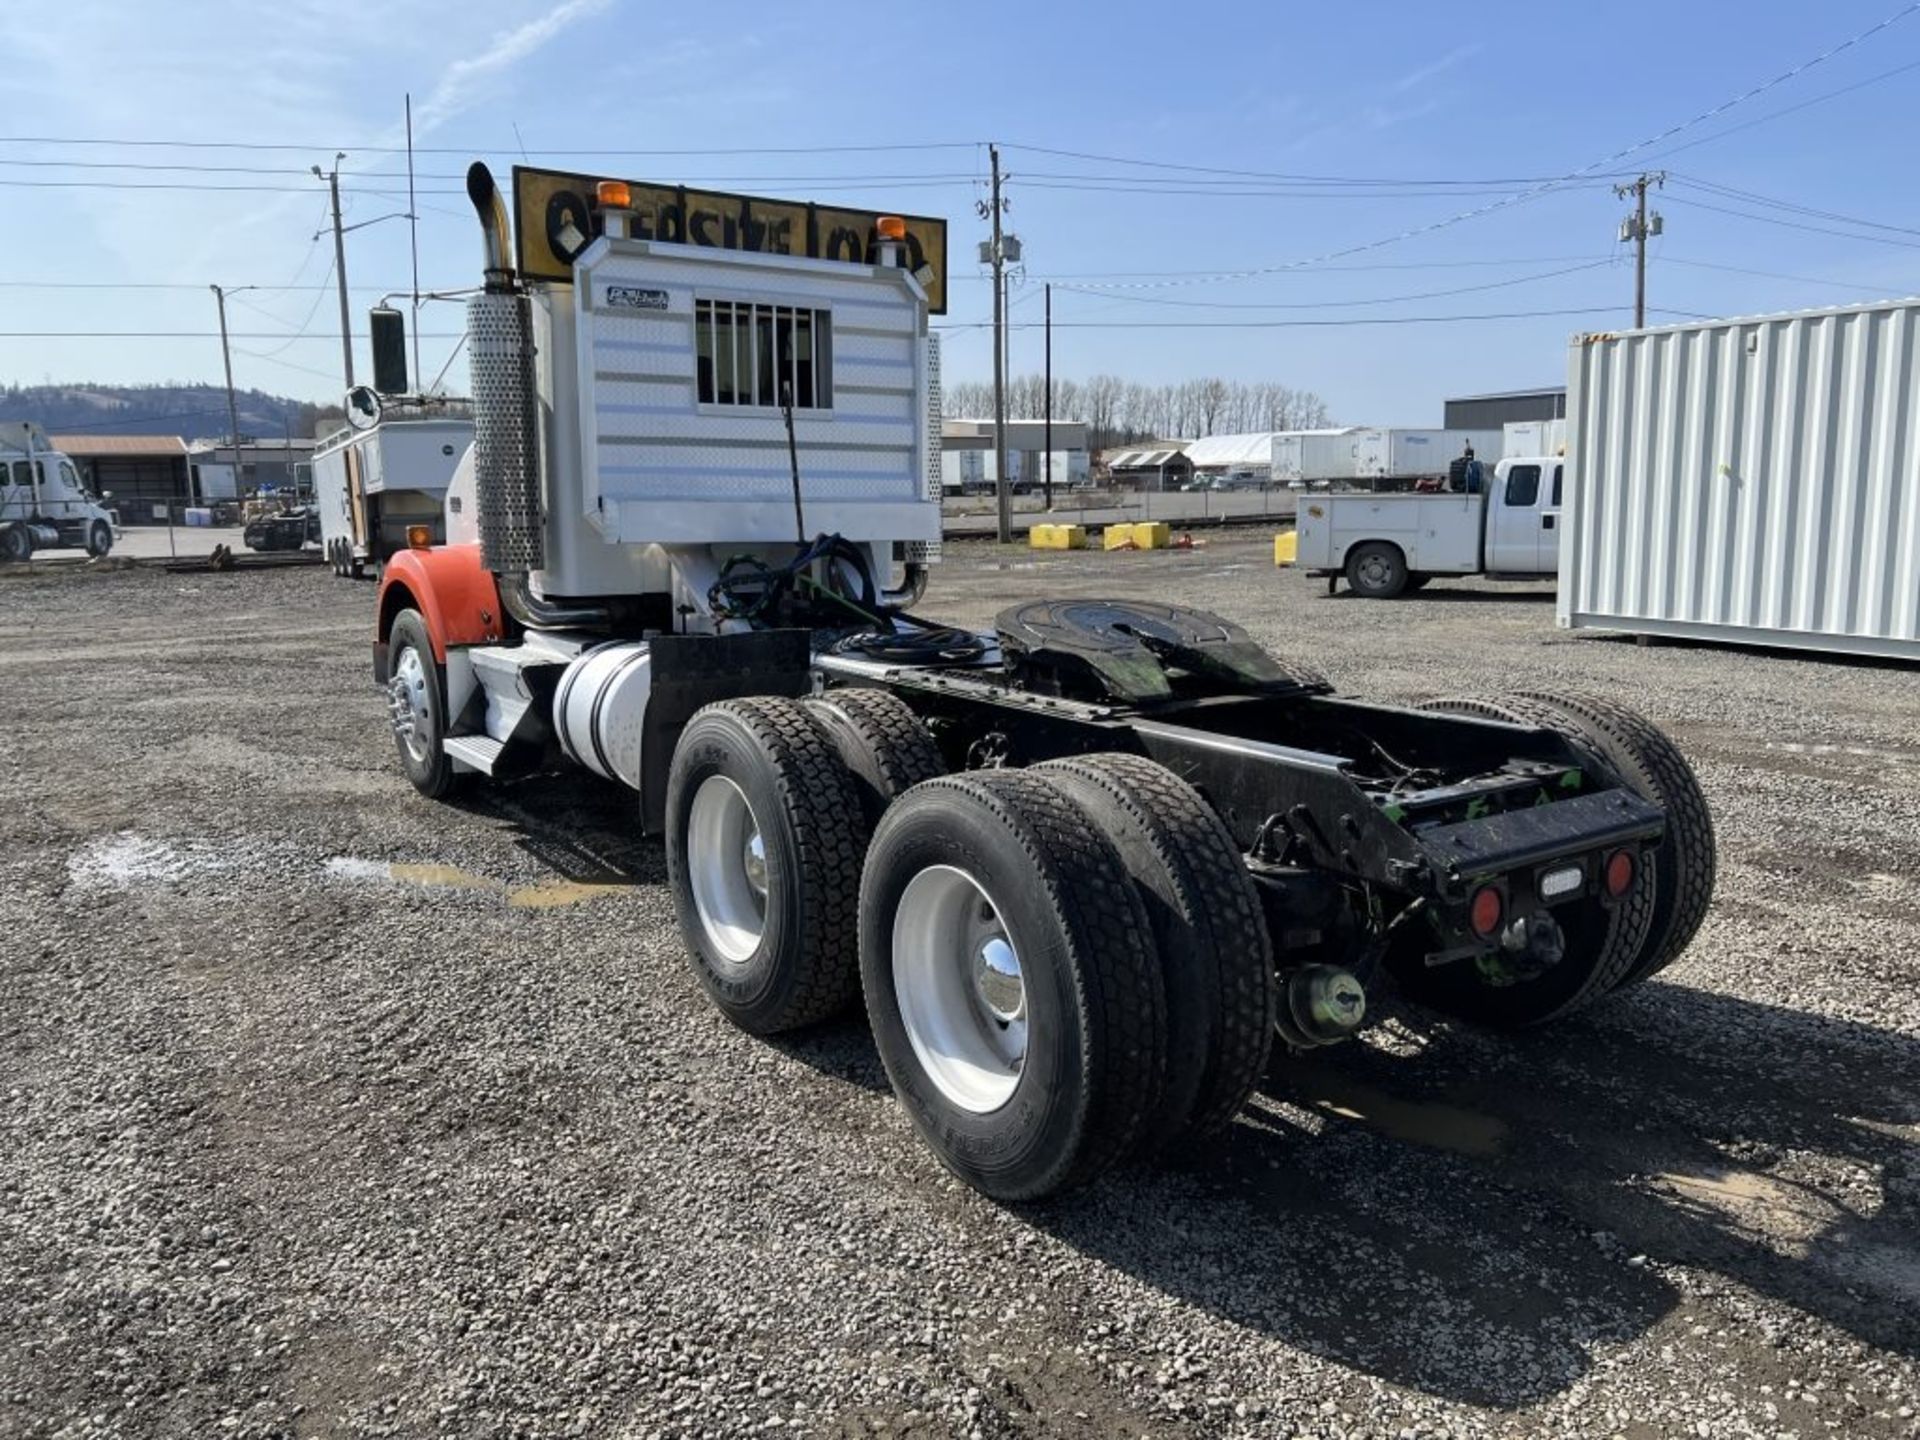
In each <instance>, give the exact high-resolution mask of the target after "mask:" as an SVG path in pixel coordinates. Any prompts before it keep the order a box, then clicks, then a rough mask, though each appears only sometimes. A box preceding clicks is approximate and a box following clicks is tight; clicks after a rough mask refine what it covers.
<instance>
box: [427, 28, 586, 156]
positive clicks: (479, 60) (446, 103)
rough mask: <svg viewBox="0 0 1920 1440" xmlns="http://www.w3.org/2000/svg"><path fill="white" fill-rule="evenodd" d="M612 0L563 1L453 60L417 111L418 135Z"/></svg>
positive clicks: (456, 112)
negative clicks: (478, 49)
mask: <svg viewBox="0 0 1920 1440" xmlns="http://www.w3.org/2000/svg"><path fill="white" fill-rule="evenodd" d="M610 4H612V0H562V3H560V4H559V5H556V6H554V7H553V9H551V10H549V11H547V13H546V14H544V15H541V16H538V17H536V18H535V19H532V20H529V21H527V22H526V23H525V24H524V25H521V26H519V27H517V28H515V29H513V30H508V31H505V32H503V33H502V34H499V35H496V36H495V37H494V38H493V43H492V44H490V45H489V46H488V47H487V48H486V49H485V50H483V51H482V52H481V53H480V54H478V55H475V56H473V57H472V58H471V59H461V60H456V61H454V62H453V63H452V64H451V65H449V66H447V68H446V69H445V70H444V71H442V72H441V74H440V79H439V82H438V83H437V84H436V85H435V86H434V87H433V92H432V93H431V94H430V95H428V96H427V98H426V99H425V100H423V101H422V102H421V103H420V107H419V109H417V110H415V111H414V116H413V118H414V130H415V133H416V134H419V133H424V132H426V131H430V130H432V129H434V128H435V127H436V126H438V125H442V124H444V123H445V122H446V121H448V120H450V119H452V118H453V117H454V116H455V115H458V114H459V113H460V112H461V111H463V110H465V109H467V108H468V107H469V106H471V105H473V104H474V103H475V102H476V101H477V100H478V99H479V98H480V92H481V91H482V90H483V89H484V86H485V83H486V81H487V80H488V79H490V78H491V77H493V76H495V75H498V74H500V73H501V72H502V71H505V70H510V69H512V68H513V67H514V66H515V65H517V64H519V63H520V62H521V61H522V60H524V59H526V58H527V57H528V56H529V55H531V54H533V53H534V52H535V51H536V50H538V49H540V48H541V47H542V46H543V45H545V44H546V43H547V42H548V41H549V40H552V39H553V38H554V37H555V36H556V35H558V34H560V32H561V31H563V30H565V29H566V28H567V27H568V26H569V25H572V24H573V23H574V22H575V21H577V20H584V19H587V18H588V17H590V16H593V15H598V14H600V13H601V12H603V11H605V10H606V9H607V7H608V6H609V5H610Z"/></svg>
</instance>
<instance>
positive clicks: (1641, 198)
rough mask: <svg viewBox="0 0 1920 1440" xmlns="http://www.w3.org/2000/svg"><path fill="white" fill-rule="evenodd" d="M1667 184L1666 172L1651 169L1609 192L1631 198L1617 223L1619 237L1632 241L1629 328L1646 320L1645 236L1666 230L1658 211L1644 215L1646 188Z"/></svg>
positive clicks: (1639, 325)
mask: <svg viewBox="0 0 1920 1440" xmlns="http://www.w3.org/2000/svg"><path fill="white" fill-rule="evenodd" d="M1666 183H1667V172H1666V171H1664V170H1652V171H1648V172H1646V173H1644V174H1642V175H1639V176H1637V177H1636V178H1634V179H1633V180H1631V181H1629V182H1628V183H1627V184H1625V185H1616V186H1614V187H1613V193H1614V194H1615V195H1618V196H1619V197H1620V198H1621V199H1623V200H1624V199H1626V197H1627V196H1629V195H1631V196H1632V197H1633V202H1634V203H1633V214H1631V215H1629V216H1627V217H1626V219H1624V220H1622V221H1621V222H1620V238H1621V240H1623V241H1626V240H1631V241H1633V243H1634V257H1633V328H1634V329H1636V330H1639V329H1641V328H1642V327H1644V326H1645V325H1646V323H1647V237H1648V236H1649V235H1658V234H1660V233H1662V232H1663V231H1664V230H1665V229H1666V223H1665V222H1664V221H1663V220H1662V219H1661V218H1660V212H1659V211H1657V210H1656V211H1655V212H1654V213H1653V214H1652V215H1649V214H1647V187H1648V186H1650V185H1651V186H1656V187H1657V186H1662V185H1665V184H1666Z"/></svg>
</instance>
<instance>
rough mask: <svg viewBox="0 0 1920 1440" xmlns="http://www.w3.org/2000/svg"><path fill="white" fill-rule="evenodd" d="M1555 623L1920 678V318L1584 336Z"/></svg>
mask: <svg viewBox="0 0 1920 1440" xmlns="http://www.w3.org/2000/svg"><path fill="white" fill-rule="evenodd" d="M1568 399H1569V406H1568V418H1569V428H1568V440H1569V452H1568V458H1569V462H1570V466H1569V468H1570V475H1569V477H1568V478H1569V485H1570V491H1571V493H1570V494H1569V496H1568V503H1567V506H1566V510H1565V518H1564V522H1563V523H1564V525H1565V533H1564V537H1563V539H1562V541H1561V544H1562V546H1563V547H1564V548H1563V550H1562V554H1561V583H1560V601H1559V614H1560V623H1561V624H1562V625H1563V626H1568V627H1571V628H1574V629H1587V628H1600V629H1609V630H1623V631H1629V632H1633V633H1639V634H1647V635H1677V636H1689V637H1693V638H1698V639H1705V640H1723V641H1730V642H1735V643H1743V644H1751V645H1787V646H1798V647H1803V648H1806V649H1812V650H1830V651H1839V652H1845V653H1850V654H1859V655H1884V656H1899V657H1903V658H1907V659H1915V660H1920V432H1917V431H1916V424H1915V419H1916V413H1917V411H1920V302H1915V301H1906V302H1896V303H1890V304H1877V305H1856V306H1848V307H1845V308H1842V309H1835V310H1821V311H1806V312H1801V313H1796V314H1790V315H1770V316H1762V317H1758V318H1753V319H1743V320H1715V321H1708V322H1705V323H1701V324H1696V325H1684V326H1673V327H1666V328H1661V329H1654V330H1637V331H1628V332H1625V333H1621V334H1606V335H1577V336H1575V337H1574V340H1573V347H1572V353H1571V356H1570V363H1569V397H1568Z"/></svg>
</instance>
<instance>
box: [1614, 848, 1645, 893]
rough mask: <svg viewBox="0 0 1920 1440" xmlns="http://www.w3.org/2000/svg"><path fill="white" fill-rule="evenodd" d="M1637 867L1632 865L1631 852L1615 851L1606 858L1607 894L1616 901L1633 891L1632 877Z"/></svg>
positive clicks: (1636, 871)
mask: <svg viewBox="0 0 1920 1440" xmlns="http://www.w3.org/2000/svg"><path fill="white" fill-rule="evenodd" d="M1638 869H1639V867H1638V866H1636V865H1635V864H1634V860H1633V852H1632V851H1631V850H1616V851H1614V852H1613V854H1611V855H1609V856H1608V857H1607V869H1606V884H1607V894H1609V895H1611V896H1612V897H1613V898H1614V899H1615V900H1618V899H1619V898H1620V897H1621V896H1622V895H1625V894H1626V893H1627V892H1628V891H1629V890H1631V889H1633V881H1634V877H1635V876H1636V874H1637V873H1638Z"/></svg>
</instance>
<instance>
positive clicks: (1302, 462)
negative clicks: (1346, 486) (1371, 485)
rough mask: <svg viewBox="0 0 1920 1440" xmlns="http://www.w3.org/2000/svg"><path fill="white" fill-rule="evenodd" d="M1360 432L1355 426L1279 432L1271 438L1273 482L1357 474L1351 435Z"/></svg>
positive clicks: (1281, 482)
mask: <svg viewBox="0 0 1920 1440" xmlns="http://www.w3.org/2000/svg"><path fill="white" fill-rule="evenodd" d="M1359 433H1360V427H1359V426H1357V425H1343V426H1335V427H1332V428H1329V429H1324V430H1282V431H1280V432H1279V433H1278V434H1277V435H1275V436H1274V437H1273V479H1274V482H1275V483H1276V484H1279V485H1291V484H1293V483H1294V482H1295V481H1310V480H1351V479H1352V478H1353V477H1354V475H1355V474H1357V473H1358V472H1357V471H1356V469H1355V468H1354V467H1355V465H1356V463H1357V459H1358V457H1357V456H1356V454H1355V452H1354V447H1353V437H1354V436H1355V435H1358V434H1359Z"/></svg>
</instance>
